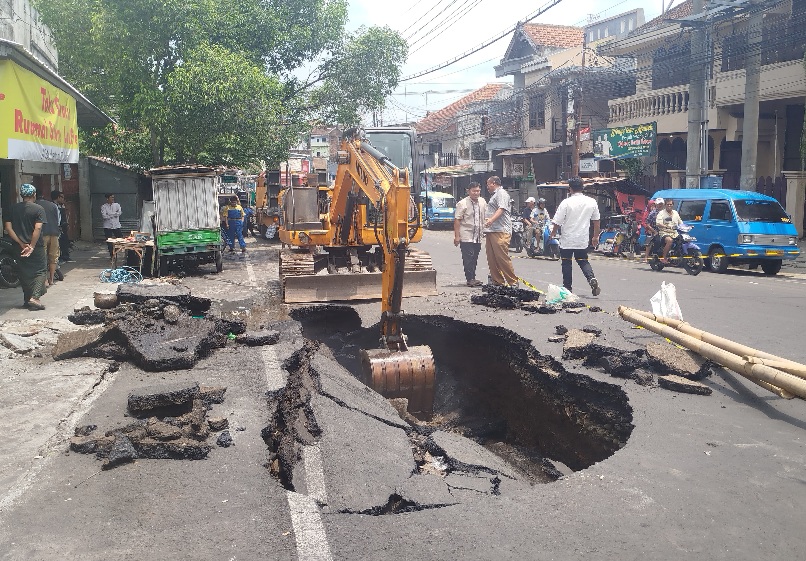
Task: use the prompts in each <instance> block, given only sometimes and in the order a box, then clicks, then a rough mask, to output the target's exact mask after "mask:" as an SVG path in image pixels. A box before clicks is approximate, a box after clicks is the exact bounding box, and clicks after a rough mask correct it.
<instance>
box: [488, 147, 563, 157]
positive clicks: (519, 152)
mask: <svg viewBox="0 0 806 561" xmlns="http://www.w3.org/2000/svg"><path fill="white" fill-rule="evenodd" d="M559 148H560V147H559V146H533V147H532V148H513V149H512V150H504V151H503V152H500V153H499V154H498V155H499V156H523V155H526V154H545V153H546V152H551V151H552V150H555V149H559Z"/></svg>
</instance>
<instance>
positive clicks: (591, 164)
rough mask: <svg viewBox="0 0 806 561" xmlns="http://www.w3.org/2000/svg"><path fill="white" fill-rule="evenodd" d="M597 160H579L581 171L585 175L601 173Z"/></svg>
mask: <svg viewBox="0 0 806 561" xmlns="http://www.w3.org/2000/svg"><path fill="white" fill-rule="evenodd" d="M597 167H598V166H597V165H596V160H594V159H593V158H585V159H583V160H579V171H580V172H583V173H590V172H595V171H599V170H598V169H597Z"/></svg>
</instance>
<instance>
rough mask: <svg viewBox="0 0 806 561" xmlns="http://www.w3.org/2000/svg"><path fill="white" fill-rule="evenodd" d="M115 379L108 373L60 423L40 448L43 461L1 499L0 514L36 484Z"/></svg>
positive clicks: (21, 478)
mask: <svg viewBox="0 0 806 561" xmlns="http://www.w3.org/2000/svg"><path fill="white" fill-rule="evenodd" d="M114 378H115V375H114V373H113V372H107V373H106V376H104V378H103V379H102V380H101V382H100V383H99V384H98V385H97V386H95V387H94V388H92V389H91V390H88V391H87V392H86V393H84V395H83V396H82V398H81V401H80V402H79V404H78V407H76V408H75V409H74V410H73V411H71V412H70V414H69V415H68V416H67V418H66V419H65V420H63V421H62V422H61V423H59V425H58V427H57V428H56V433H55V434H54V435H53V436H51V437H50V438H49V439H48V441H47V442H46V443H45V445H44V446H42V448H40V455H41V456H43V457H42V459H41V460H39V461H37V463H35V464H34V465H33V467H31V469H29V470H28V471H27V472H25V473H24V474H23V475H22V476H21V477H20V478H19V479H17V481H16V483H14V485H12V487H11V488H10V489H9V490H8V492H7V493H6V494H5V495H4V496H3V497H2V498H0V513H3V512H5V511H6V510H7V509H9V508H10V507H11V506H12V505H13V504H14V503H15V502H16V501H17V499H19V498H20V497H21V496H22V495H23V494H24V493H25V492H26V491H27V490H28V489H29V488H30V487H31V486H32V485H33V484H34V480H36V477H37V476H38V475H39V474H40V472H42V470H44V469H45V468H46V467H48V466H49V465H50V464H51V463H52V462H53V460H54V459H55V458H56V457H57V456H58V454H57V452H59V453H60V452H62V447H63V445H64V443H65V442H66V441H67V440H69V438H70V437H71V436H72V435H73V432H74V431H75V428H76V426H77V425H78V423H79V421H80V420H81V419H83V418H84V415H86V413H87V411H89V409H90V406H91V405H92V404H93V403H94V402H95V400H96V399H98V398H99V397H101V395H102V394H103V393H104V392H105V391H106V390H107V388H109V386H110V385H112V381H113V380H114Z"/></svg>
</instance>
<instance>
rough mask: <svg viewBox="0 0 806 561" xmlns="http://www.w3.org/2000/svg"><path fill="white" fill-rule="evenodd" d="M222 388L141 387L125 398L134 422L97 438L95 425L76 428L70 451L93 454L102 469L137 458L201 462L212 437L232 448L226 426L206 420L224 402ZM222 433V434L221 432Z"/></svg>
mask: <svg viewBox="0 0 806 561" xmlns="http://www.w3.org/2000/svg"><path fill="white" fill-rule="evenodd" d="M226 391H227V388H225V387H220V386H200V385H199V384H198V382H196V383H193V384H173V385H165V386H160V387H153V388H143V389H140V390H137V391H135V392H132V393H130V394H129V398H128V412H129V414H130V415H132V416H134V417H137V420H136V421H134V422H132V423H129V424H128V425H125V426H123V427H118V428H115V429H111V430H108V431H106V432H105V433H104V434H103V435H96V434H95V431H96V430H97V428H98V427H97V426H96V425H85V426H82V427H77V428H76V429H75V436H73V437H72V438H71V439H70V450H72V451H74V452H79V453H81V454H95V455H96V456H97V457H98V459H101V460H103V465H102V469H111V468H113V467H116V466H119V465H122V464H125V463H128V462H132V461H134V460H136V459H138V458H152V459H178V460H201V459H204V458H206V457H207V455H208V454H209V453H210V449H211V446H210V444H208V443H207V440H208V438H209V437H210V435H211V434H213V433H215V432H220V434H219V435H218V437H217V443H218V445H219V446H222V447H227V446H230V445H232V437H231V435H230V434H229V431H227V430H226V429H227V428H228V427H229V421H228V419H226V418H223V417H210V416H208V413H209V412H210V410H211V408H212V406H213V404H220V403H223V402H224V393H225V392H226ZM221 431H223V432H221Z"/></svg>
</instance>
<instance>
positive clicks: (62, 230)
mask: <svg viewBox="0 0 806 561" xmlns="http://www.w3.org/2000/svg"><path fill="white" fill-rule="evenodd" d="M50 200H51V201H53V202H54V203H56V207H57V208H58V209H59V261H61V262H62V263H67V262H69V261H72V259H70V233H69V230H70V222H69V220H68V219H67V206H66V205H65V204H64V193H62V192H61V191H53V192H52V193H51V194H50Z"/></svg>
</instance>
